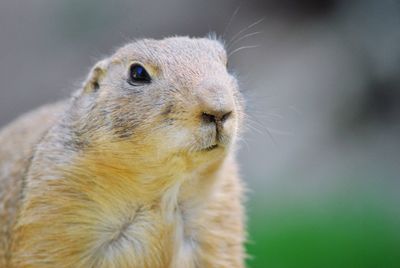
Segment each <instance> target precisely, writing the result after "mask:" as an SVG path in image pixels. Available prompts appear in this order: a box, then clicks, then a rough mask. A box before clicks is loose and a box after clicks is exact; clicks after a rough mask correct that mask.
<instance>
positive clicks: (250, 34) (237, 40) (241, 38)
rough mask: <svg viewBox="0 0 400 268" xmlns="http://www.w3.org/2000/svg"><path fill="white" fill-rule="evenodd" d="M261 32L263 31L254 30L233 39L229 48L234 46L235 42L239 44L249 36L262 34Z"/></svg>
mask: <svg viewBox="0 0 400 268" xmlns="http://www.w3.org/2000/svg"><path fill="white" fill-rule="evenodd" d="M260 33H262V32H252V33H248V34H245V35H243V36H242V37H240V38H238V39H236V40H235V41H233V42H232V43H230V44H229V45H228V47H227V49H228V50H229V48H230V47H232V46H233V45H234V44H237V43H238V42H240V41H242V40H243V39H246V38H248V37H251V36H253V35H257V34H260Z"/></svg>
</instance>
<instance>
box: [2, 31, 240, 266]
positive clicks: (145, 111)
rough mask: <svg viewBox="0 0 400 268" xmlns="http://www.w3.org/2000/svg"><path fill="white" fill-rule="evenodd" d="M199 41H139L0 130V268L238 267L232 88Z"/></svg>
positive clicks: (219, 53) (218, 49) (217, 47)
mask: <svg viewBox="0 0 400 268" xmlns="http://www.w3.org/2000/svg"><path fill="white" fill-rule="evenodd" d="M226 64H227V55H226V52H225V49H224V46H223V45H222V43H221V42H219V41H217V40H215V39H213V38H188V37H171V38H166V39H162V40H154V39H143V40H138V41H135V42H132V43H129V44H127V45H125V46H124V47H122V48H120V49H118V50H117V51H116V52H115V53H114V54H113V55H111V56H110V57H108V58H105V59H103V60H101V61H100V62H98V63H97V64H96V65H95V66H94V67H93V68H92V70H91V71H90V73H89V75H88V78H87V79H86V81H85V82H84V83H83V85H82V87H81V88H80V89H78V90H77V91H76V92H74V94H73V96H72V97H71V98H70V99H69V100H67V101H62V102H59V103H56V104H51V105H48V106H44V107H42V108H40V109H38V110H36V111H33V112H31V113H29V114H27V115H25V116H23V117H21V118H20V119H18V120H17V121H15V122H13V123H11V124H10V125H8V126H7V127H5V128H4V129H3V130H1V131H0V267H7V268H8V267H12V268H20V267H21V268H25V267H29V268H39V267H40V268H47V267H57V268H63V267H71V268H72V267H73V268H77V267H84V268H91V267H93V268H102V267H112V268H119V267H121V268H125V267H126V268H128V267H129V268H132V267H149V268H157V267H171V268H192V267H218V268H220V267H229V268H232V267H233V268H234V267H244V257H245V253H244V248H243V243H244V240H245V228H244V210H243V207H242V192H243V185H242V183H241V181H240V178H239V176H238V171H237V164H236V161H235V147H236V140H237V137H238V135H239V134H240V129H241V124H242V121H243V100H242V97H241V94H240V92H239V90H238V84H237V81H236V79H235V77H233V76H232V75H230V74H229V73H228V71H227V68H226Z"/></svg>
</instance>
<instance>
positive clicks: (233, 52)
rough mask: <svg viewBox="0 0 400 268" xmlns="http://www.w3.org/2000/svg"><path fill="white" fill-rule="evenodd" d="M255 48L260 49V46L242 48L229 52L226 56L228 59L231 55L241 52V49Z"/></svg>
mask: <svg viewBox="0 0 400 268" xmlns="http://www.w3.org/2000/svg"><path fill="white" fill-rule="evenodd" d="M257 47H260V45H250V46H242V47H239V48H237V49H235V50H233V51H232V52H230V53H229V54H228V58H229V57H231V56H232V55H234V54H235V53H237V52H239V51H241V50H243V49H248V48H257Z"/></svg>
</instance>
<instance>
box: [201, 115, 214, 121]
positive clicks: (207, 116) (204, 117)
mask: <svg viewBox="0 0 400 268" xmlns="http://www.w3.org/2000/svg"><path fill="white" fill-rule="evenodd" d="M201 118H202V119H203V122H205V123H215V122H216V120H215V115H212V114H208V113H202V114H201Z"/></svg>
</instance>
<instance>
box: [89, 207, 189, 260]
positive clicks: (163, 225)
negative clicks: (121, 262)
mask: <svg viewBox="0 0 400 268" xmlns="http://www.w3.org/2000/svg"><path fill="white" fill-rule="evenodd" d="M125 213H126V214H125V215H123V212H122V211H121V214H120V215H118V216H117V215H108V216H106V217H104V218H105V220H104V221H102V222H101V223H100V224H99V228H98V231H99V232H98V233H97V234H96V236H97V239H96V240H97V243H96V244H98V245H100V249H101V252H97V253H100V256H104V257H105V258H107V259H109V261H113V260H115V259H119V258H121V257H122V258H124V259H126V261H127V262H128V263H140V262H141V261H143V262H145V261H147V260H148V259H146V258H145V256H153V258H151V259H154V260H163V263H171V262H175V261H174V260H176V259H177V258H178V259H179V258H180V257H179V256H180V255H182V254H185V255H186V258H187V257H188V256H192V255H193V253H194V251H195V248H196V246H195V243H194V242H193V241H195V239H193V234H194V232H193V230H192V227H191V226H189V224H188V222H186V220H185V216H183V211H182V210H181V209H180V208H178V207H177V208H174V211H172V212H171V214H169V215H166V214H165V212H164V211H162V209H160V207H159V206H156V205H146V206H145V205H140V206H137V207H136V208H135V209H134V210H133V213H132V211H131V212H130V213H129V212H128V211H126V212H125ZM152 265H153V267H157V266H158V265H161V264H152Z"/></svg>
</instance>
